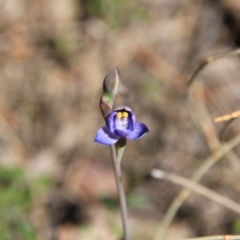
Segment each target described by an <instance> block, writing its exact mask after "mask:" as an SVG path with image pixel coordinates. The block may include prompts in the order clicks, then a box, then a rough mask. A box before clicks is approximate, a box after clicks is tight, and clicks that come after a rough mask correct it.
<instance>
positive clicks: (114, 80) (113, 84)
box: [99, 68, 120, 118]
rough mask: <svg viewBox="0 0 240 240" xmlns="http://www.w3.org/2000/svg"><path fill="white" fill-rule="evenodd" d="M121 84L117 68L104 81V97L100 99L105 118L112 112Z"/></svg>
mask: <svg viewBox="0 0 240 240" xmlns="http://www.w3.org/2000/svg"><path fill="white" fill-rule="evenodd" d="M119 84H120V76H119V71H118V69H117V68H113V69H112V70H111V71H110V72H109V73H108V74H107V75H106V77H105V78H104V80H103V95H102V97H101V99H100V103H99V107H100V109H101V112H102V115H103V117H104V118H106V117H107V116H108V115H109V114H110V113H111V112H112V109H113V105H114V101H115V97H116V94H117V93H118V88H119Z"/></svg>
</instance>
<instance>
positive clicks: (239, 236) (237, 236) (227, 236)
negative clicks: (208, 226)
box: [184, 235, 240, 240]
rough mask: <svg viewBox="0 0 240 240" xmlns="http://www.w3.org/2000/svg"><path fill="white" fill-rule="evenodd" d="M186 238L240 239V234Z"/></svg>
mask: <svg viewBox="0 0 240 240" xmlns="http://www.w3.org/2000/svg"><path fill="white" fill-rule="evenodd" d="M184 240H240V235H235V236H234V235H219V236H208V237H200V238H188V239H184Z"/></svg>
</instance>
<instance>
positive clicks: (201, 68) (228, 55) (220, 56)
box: [187, 48, 240, 87]
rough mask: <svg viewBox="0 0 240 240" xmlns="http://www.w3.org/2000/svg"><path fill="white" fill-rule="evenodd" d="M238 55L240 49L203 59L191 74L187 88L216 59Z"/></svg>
mask: <svg viewBox="0 0 240 240" xmlns="http://www.w3.org/2000/svg"><path fill="white" fill-rule="evenodd" d="M238 54H240V49H239V48H237V49H234V50H231V51H226V52H223V53H219V54H215V55H212V56H209V57H207V58H206V59H204V60H203V61H202V63H201V64H200V65H199V67H198V68H197V69H196V70H195V72H194V73H193V75H192V77H191V78H190V80H189V81H188V82H187V87H190V86H191V85H192V83H193V82H194V81H195V79H196V78H197V76H198V74H199V73H200V72H201V71H202V70H203V69H204V68H205V67H206V66H207V65H208V64H209V63H212V62H214V61H216V60H218V59H221V58H225V57H232V56H236V55H238Z"/></svg>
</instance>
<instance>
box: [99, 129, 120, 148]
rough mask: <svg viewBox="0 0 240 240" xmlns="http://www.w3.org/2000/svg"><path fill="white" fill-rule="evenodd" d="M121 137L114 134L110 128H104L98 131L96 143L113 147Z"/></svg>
mask: <svg viewBox="0 0 240 240" xmlns="http://www.w3.org/2000/svg"><path fill="white" fill-rule="evenodd" d="M119 138H120V137H119V136H117V135H115V134H114V133H112V132H111V131H110V130H109V128H108V127H106V126H105V127H102V128H100V129H98V131H97V133H96V136H95V142H98V143H101V144H104V145H113V144H115V143H116V142H117V141H118V139H119Z"/></svg>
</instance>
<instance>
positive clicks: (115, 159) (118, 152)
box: [110, 145, 130, 240]
mask: <svg viewBox="0 0 240 240" xmlns="http://www.w3.org/2000/svg"><path fill="white" fill-rule="evenodd" d="M110 148H111V156H112V163H113V169H114V175H115V180H116V185H117V190H118V197H119V201H120V209H121V218H122V225H123V238H122V240H128V239H129V235H130V231H129V224H128V213H127V204H126V198H125V194H124V188H123V184H122V174H121V158H122V155H123V152H124V149H125V146H123V147H120V148H118V147H117V146H116V148H115V146H114V145H112V146H111V147H110Z"/></svg>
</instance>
